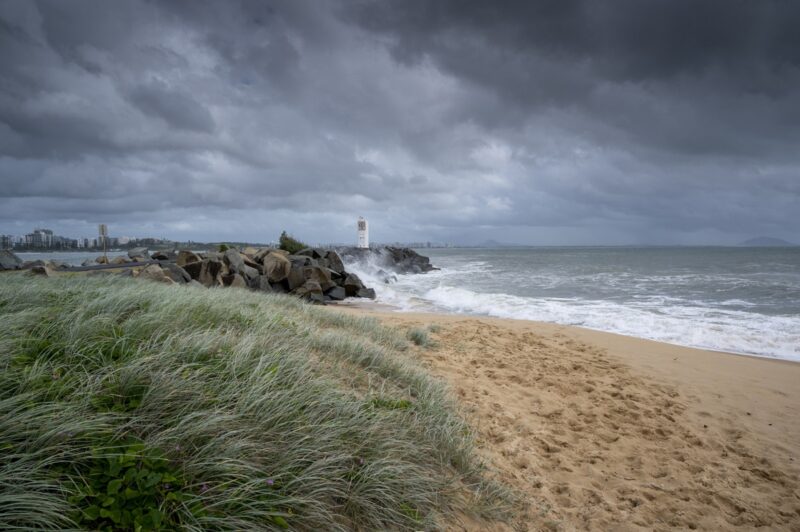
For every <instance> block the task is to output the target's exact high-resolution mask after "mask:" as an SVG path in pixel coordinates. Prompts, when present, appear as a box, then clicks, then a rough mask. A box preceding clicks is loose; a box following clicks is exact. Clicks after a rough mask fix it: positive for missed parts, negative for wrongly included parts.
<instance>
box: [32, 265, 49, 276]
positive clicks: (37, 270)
mask: <svg viewBox="0 0 800 532" xmlns="http://www.w3.org/2000/svg"><path fill="white" fill-rule="evenodd" d="M30 273H31V274H33V275H44V276H45V277H51V276H52V275H53V274H54V273H55V272H54V271H53V269H52V268H50V266H49V265H48V264H37V265H36V266H33V267H32V268H31V269H30Z"/></svg>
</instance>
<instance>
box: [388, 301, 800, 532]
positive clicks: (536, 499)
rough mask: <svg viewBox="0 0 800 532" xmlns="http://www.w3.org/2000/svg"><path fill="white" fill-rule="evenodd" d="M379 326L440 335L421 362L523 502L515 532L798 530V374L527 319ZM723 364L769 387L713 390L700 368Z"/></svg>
mask: <svg viewBox="0 0 800 532" xmlns="http://www.w3.org/2000/svg"><path fill="white" fill-rule="evenodd" d="M380 318H381V319H382V320H383V321H384V322H386V323H389V324H394V325H397V326H400V327H409V328H410V327H417V326H428V325H429V324H431V323H432V322H435V323H436V324H438V325H439V326H440V327H441V328H440V329H439V331H438V332H437V333H435V334H433V337H434V339H435V342H436V345H435V346H433V347H429V348H420V350H419V356H420V357H421V358H422V359H423V360H424V361H425V363H426V364H427V365H428V366H429V367H430V368H431V370H432V371H433V372H434V373H435V374H437V375H440V376H442V377H444V378H445V379H447V380H448V381H449V382H450V384H451V386H452V387H453V389H454V390H455V392H456V393H457V394H458V396H459V397H460V399H461V401H462V403H463V405H464V407H465V409H466V410H467V412H468V416H469V417H470V420H471V422H472V423H473V425H474V426H475V428H476V429H477V431H478V434H479V445H480V448H481V452H482V453H483V455H484V456H485V457H486V458H487V459H488V460H489V461H490V462H491V464H492V465H493V467H494V468H496V470H497V474H498V475H499V476H500V477H501V478H502V479H503V480H504V481H505V482H506V483H508V484H510V485H511V486H513V487H514V488H516V489H517V490H519V491H520V492H521V493H523V494H524V496H523V499H524V501H525V503H527V507H526V508H523V509H522V510H521V512H520V515H519V518H518V519H517V522H516V523H515V528H519V529H523V530H524V529H529V530H540V529H555V530H573V529H590V530H628V529H654V530H662V529H663V530H667V529H700V530H728V529H753V528H761V527H763V528H764V529H765V530H766V529H769V530H800V467H798V460H800V457H799V456H798V450H799V449H800V442H799V441H798V438H797V437H796V436H797V433H798V426H799V425H800V423H799V422H798V413H797V408H799V407H800V394H798V390H797V388H800V364H792V363H780V362H774V361H769V360H759V359H752V358H749V357H737V356H735V355H726V354H720V353H708V352H704V351H699V350H691V349H686V348H680V347H676V346H666V345H665V344H656V343H654V342H646V341H641V340H635V339H626V338H624V337H616V336H615V335H608V336H609V337H614V339H612V340H611V341H609V339H608V338H605V339H604V338H602V335H603V333H593V332H590V331H584V330H579V329H572V328H567V327H558V326H551V325H545V324H534V323H531V322H514V321H507V320H492V319H478V318H462V317H455V316H430V315H402V314H391V313H389V314H383V315H381V316H380ZM598 335H600V336H598ZM614 342H617V343H618V342H627V344H626V347H627V350H626V349H621V348H618V346H617V344H616V343H614ZM603 344H607V346H608V345H610V346H611V347H610V348H609V347H607V346H606V347H603ZM650 344H653V345H655V346H658V348H659V349H660V350H662V351H664V350H665V351H664V352H663V353H661V355H660V357H657V356H655V355H654V354H653V348H652V346H650ZM648 346H650V347H648ZM626 353H627V355H626ZM635 353H642V355H641V356H640V357H636V355H635ZM645 353H647V354H648V355H649V356H645ZM671 355H675V356H674V357H672V356H671ZM626 356H627V359H626ZM632 357H636V358H635V359H634V358H632ZM681 357H682V359H681ZM698 357H699V358H698ZM703 357H706V358H703ZM707 357H712V358H713V357H721V358H719V360H720V361H721V362H719V361H716V362H714V361H715V360H716V359H714V360H711V359H708V358H707ZM679 359H681V360H682V361H681V362H678V360H679ZM692 360H695V361H696V364H694V365H692V364H693V363H692V362H691V361H692ZM726 360H727V361H728V362H730V361H731V360H734V361H736V360H738V361H739V362H740V363H742V362H744V363H746V364H745V366H744V367H745V368H750V370H749V371H750V372H752V374H757V373H758V371H761V372H762V373H763V372H766V375H765V380H767V381H769V383H770V385H769V386H766V387H764V386H756V385H751V386H750V388H751V389H742V386H745V387H746V386H748V385H747V384H744V385H743V384H742V383H741V382H738V381H736V379H728V380H727V381H726V382H723V383H719V382H716V383H715V382H714V379H713V375H712V374H713V370H705V369H703V367H702V365H703V364H707V365H708V364H711V365H712V366H713V364H717V365H719V364H725V363H726V362H725V361H726ZM659 361H660V362H659ZM667 363H671V364H673V365H674V366H675V367H672V366H670V368H671V369H670V370H669V371H668V370H667V369H665V367H662V366H664V364H667ZM698 364H700V366H698ZM753 368H757V369H758V368H760V369H758V371H756V370H755V369H753ZM682 371H685V372H689V373H691V378H688V377H689V375H688V373H687V376H686V378H682V375H681V372H682ZM704 372H705V373H709V375H707V376H705V375H704ZM770 372H773V373H774V374H775V379H771V378H770ZM737 374H738V373H737ZM787 374H788V375H789V377H787ZM740 377H741V381H742V382H746V381H747V379H749V378H751V377H752V375H740ZM793 378H796V379H797V380H793ZM791 382H796V383H797V386H791V385H789V384H787V383H791ZM776 383H777V384H776ZM781 386H782V387H783V388H784V389H780V388H781ZM733 392H737V393H742V392H744V393H745V395H748V394H749V395H750V396H751V400H748V401H746V402H745V403H744V404H741V401H739V400H738V399H736V397H735V394H734V393H733ZM747 405H755V407H754V408H753V409H754V410H757V411H753V412H749V411H748V410H746V409H747V408H748V406H747ZM768 421H769V422H768ZM761 425H763V429H762V428H760V426H761ZM773 425H779V426H773Z"/></svg>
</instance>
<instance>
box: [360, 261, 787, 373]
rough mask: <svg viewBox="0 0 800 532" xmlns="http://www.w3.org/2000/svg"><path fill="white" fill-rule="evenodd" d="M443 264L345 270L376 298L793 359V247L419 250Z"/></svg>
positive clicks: (421, 308)
mask: <svg viewBox="0 0 800 532" xmlns="http://www.w3.org/2000/svg"><path fill="white" fill-rule="evenodd" d="M417 251H418V252H419V253H421V254H423V255H427V256H429V257H430V258H431V262H432V263H433V264H434V265H435V266H437V267H439V268H441V270H440V271H434V272H430V273H427V274H422V275H398V276H396V277H397V280H396V281H392V282H390V283H389V284H386V283H385V282H384V276H382V275H381V274H379V273H378V272H377V271H376V268H374V267H372V266H371V265H370V264H350V265H348V266H349V269H353V270H354V271H356V272H357V273H358V274H359V275H360V276H361V277H362V279H363V280H364V281H365V283H366V284H367V285H368V286H373V287H375V289H376V291H377V302H379V303H384V304H388V305H391V306H393V307H395V308H396V309H397V310H399V311H417V312H448V313H458V314H469V315H476V316H495V317H500V318H515V319H525V320H536V321H544V322H551V323H559V324H564V325H578V326H581V327H586V328H589V329H596V330H600V331H607V332H613V333H619V334H625V335H629V336H635V337H639V338H647V339H651V340H658V341H662V342H669V343H672V344H678V345H684V346H689V347H699V348H704V349H712V350H718V351H727V352H732V353H740V354H749V355H758V356H763V357H771V358H782V359H787V360H794V361H800V247H797V248H728V247H619V248H616V247H612V248H609V247H564V248H553V247H547V248H498V249H471V248H461V249H457V248H449V249H420V250H417Z"/></svg>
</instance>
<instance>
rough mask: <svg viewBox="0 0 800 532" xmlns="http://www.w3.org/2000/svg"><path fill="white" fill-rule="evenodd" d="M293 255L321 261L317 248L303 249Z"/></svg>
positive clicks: (320, 253)
mask: <svg viewBox="0 0 800 532" xmlns="http://www.w3.org/2000/svg"><path fill="white" fill-rule="evenodd" d="M295 255H300V256H306V257H311V258H312V259H321V258H322V256H323V255H322V252H321V251H320V250H319V249H317V248H304V249H301V250H300V251H298V252H297V253H295Z"/></svg>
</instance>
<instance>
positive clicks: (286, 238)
mask: <svg viewBox="0 0 800 532" xmlns="http://www.w3.org/2000/svg"><path fill="white" fill-rule="evenodd" d="M278 242H279V243H280V246H279V247H280V248H281V249H283V250H285V251H288V252H289V253H297V252H298V251H300V250H301V249H305V248H307V247H308V246H307V245H306V244H304V243H302V242H300V241H299V240H297V239H295V238H293V237H292V236H290V235H288V234H286V231H283V232H282V233H281V237H280V239H279V240H278Z"/></svg>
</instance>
